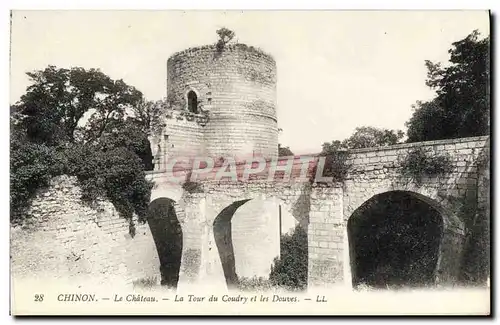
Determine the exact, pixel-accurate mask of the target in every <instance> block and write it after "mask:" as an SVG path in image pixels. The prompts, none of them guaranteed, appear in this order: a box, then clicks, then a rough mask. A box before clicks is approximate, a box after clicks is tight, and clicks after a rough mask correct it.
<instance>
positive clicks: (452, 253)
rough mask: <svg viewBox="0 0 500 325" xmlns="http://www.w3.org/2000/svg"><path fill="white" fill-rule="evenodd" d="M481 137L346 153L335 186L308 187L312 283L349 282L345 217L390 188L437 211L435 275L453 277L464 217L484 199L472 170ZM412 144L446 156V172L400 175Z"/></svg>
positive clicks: (480, 148)
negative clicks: (439, 230)
mask: <svg viewBox="0 0 500 325" xmlns="http://www.w3.org/2000/svg"><path fill="white" fill-rule="evenodd" d="M486 141H487V137H474V138H463V139H453V140H441V141H429V142H421V143H414V144H401V145H395V146H390V147H382V148H367V149H359V150H352V151H350V154H349V158H348V161H347V164H348V165H351V167H350V172H349V174H348V176H347V178H346V180H345V181H344V183H343V184H342V185H341V186H340V187H338V188H336V187H335V186H333V187H332V186H331V185H330V187H324V188H322V187H316V188H315V187H313V192H312V196H311V225H310V228H309V246H310V251H309V252H310V266H309V278H310V282H311V284H317V285H326V284H328V283H336V282H343V281H348V279H345V277H348V276H350V273H349V263H348V261H349V256H348V242H347V232H346V231H345V229H346V228H347V221H348V219H349V217H350V216H351V215H352V214H353V212H354V211H355V210H356V209H357V208H359V207H360V206H361V205H362V204H363V203H365V202H366V201H367V200H369V199H370V198H372V197H374V196H375V195H377V194H382V193H385V192H390V191H407V192H410V193H413V194H414V195H415V196H416V197H417V198H418V199H420V200H423V201H424V202H426V203H428V204H430V205H431V206H432V207H433V208H435V209H437V210H438V211H439V212H440V213H441V215H442V216H443V222H444V226H445V230H444V231H445V234H444V235H445V236H444V239H443V245H442V247H441V252H440V254H441V259H440V266H439V269H438V274H439V275H440V277H441V281H443V282H448V281H449V282H453V281H455V280H456V279H457V277H458V272H459V269H460V264H461V262H462V259H463V251H464V240H465V231H466V229H465V227H466V221H467V220H471V218H473V216H474V215H475V211H476V210H475V208H476V203H477V202H478V201H479V202H481V200H482V201H484V200H483V199H481V198H482V197H484V195H481V194H480V195H479V197H476V196H475V194H476V193H477V190H478V187H479V193H485V192H486V191H488V190H489V184H488V186H483V185H480V183H479V184H478V170H477V169H478V166H477V162H478V156H479V154H480V153H481V152H482V151H483V147H484V146H485V143H486ZM416 147H422V148H424V149H428V150H429V152H430V154H431V155H439V154H448V155H449V156H450V158H451V165H452V166H451V167H452V170H451V172H449V173H448V174H446V175H444V176H441V177H432V178H425V177H424V178H423V179H422V183H421V184H416V183H415V182H414V181H411V180H408V179H405V178H403V177H402V176H401V170H400V162H401V160H402V159H404V157H405V156H406V155H407V153H408V152H409V151H410V150H412V149H413V148H416ZM339 185H340V184H339ZM481 188H484V189H483V190H481ZM486 189H488V190H486ZM318 197H319V198H323V200H321V199H318ZM339 198H340V199H339ZM325 200H326V202H328V201H329V202H331V203H330V205H326V204H325V203H326V202H325ZM480 204H481V203H480ZM316 220H317V221H316ZM341 243H343V244H341ZM327 248H328V249H327ZM327 261H328V262H327ZM315 265H317V266H315Z"/></svg>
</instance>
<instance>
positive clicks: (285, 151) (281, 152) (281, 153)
mask: <svg viewBox="0 0 500 325" xmlns="http://www.w3.org/2000/svg"><path fill="white" fill-rule="evenodd" d="M287 156H293V152H292V150H290V147H282V146H281V144H280V143H278V157H287Z"/></svg>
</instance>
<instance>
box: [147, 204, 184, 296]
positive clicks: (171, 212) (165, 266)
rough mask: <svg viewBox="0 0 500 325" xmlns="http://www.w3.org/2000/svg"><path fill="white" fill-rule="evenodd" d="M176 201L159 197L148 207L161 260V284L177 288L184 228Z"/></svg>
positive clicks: (151, 226)
mask: <svg viewBox="0 0 500 325" xmlns="http://www.w3.org/2000/svg"><path fill="white" fill-rule="evenodd" d="M174 204H175V201H174V200H172V199H169V198H165V197H163V198H157V199H155V200H154V201H152V202H151V204H150V205H149V208H148V215H147V221H148V224H149V228H150V229H151V233H152V235H153V239H154V242H155V245H156V250H157V252H158V258H159V260H160V274H161V285H163V286H167V287H171V288H176V287H177V284H178V282H179V271H180V266H181V257H182V228H181V224H180V223H179V220H178V219H177V215H176V213H175V207H174Z"/></svg>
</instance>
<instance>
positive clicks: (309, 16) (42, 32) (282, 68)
mask: <svg viewBox="0 0 500 325" xmlns="http://www.w3.org/2000/svg"><path fill="white" fill-rule="evenodd" d="M222 26H225V27H227V28H229V29H232V30H234V31H235V33H236V38H237V39H238V41H239V42H240V43H246V44H248V45H253V46H257V47H260V48H262V49H263V50H264V51H266V52H268V53H270V54H271V55H273V56H274V58H275V59H276V62H277V65H278V94H277V96H278V124H279V127H280V128H282V129H283V132H282V133H281V134H280V143H282V144H283V145H285V146H290V147H291V149H292V150H293V151H294V152H295V153H311V152H317V151H319V150H320V148H321V144H322V143H323V142H325V141H331V140H334V139H338V140H342V139H344V138H346V137H348V136H349V135H350V134H352V132H353V131H354V128H355V127H357V126H363V125H367V126H377V127H385V128H390V129H403V130H404V129H405V127H404V123H405V121H407V120H408V119H409V117H410V116H411V112H412V109H411V105H412V104H413V103H414V102H415V101H416V100H425V99H429V98H431V97H432V96H433V93H432V91H431V90H429V89H428V88H427V87H426V86H425V78H426V69H425V66H424V60H426V59H428V60H431V61H443V62H444V61H447V59H448V53H447V51H448V49H449V48H450V46H451V43H452V42H454V41H457V40H460V39H462V38H464V37H466V36H467V35H468V34H469V33H470V32H472V31H473V30H474V29H478V30H479V31H480V32H481V34H482V35H483V36H487V35H489V18H488V13H487V12H486V11H434V12H431V11H392V12H384V11H322V12H320V11H307V12H300V11H283V12H279V11H254V12H237V11H233V12H214V11H198V12H182V11H170V12H167V11H45V12H33V11H15V12H14V13H13V19H12V44H11V99H10V102H11V103H14V102H16V101H17V100H18V99H19V97H20V96H21V95H22V94H23V93H24V91H25V89H26V87H27V86H28V85H29V81H28V79H27V77H26V75H25V72H27V71H32V70H35V69H43V68H45V67H46V66H47V65H49V64H51V65H56V66H57V67H66V68H67V67H71V66H81V67H84V68H100V69H101V70H102V71H103V72H104V73H106V74H107V75H109V76H110V77H112V78H114V79H123V80H124V81H125V82H126V83H128V84H130V85H133V86H135V87H137V88H138V89H139V90H141V91H142V92H143V93H144V95H145V97H146V98H147V99H150V100H156V99H160V98H163V97H164V96H165V95H166V60H167V58H168V57H169V56H170V55H171V54H173V53H174V52H176V51H179V50H182V49H184V48H187V47H190V46H197V45H204V44H209V43H214V42H215V41H216V40H217V35H216V33H215V31H216V30H217V29H218V28H220V27H222Z"/></svg>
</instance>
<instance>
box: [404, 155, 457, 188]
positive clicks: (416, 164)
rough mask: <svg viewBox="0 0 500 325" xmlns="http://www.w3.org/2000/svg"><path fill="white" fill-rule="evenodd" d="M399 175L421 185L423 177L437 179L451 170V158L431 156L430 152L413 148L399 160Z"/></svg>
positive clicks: (447, 156)
mask: <svg viewBox="0 0 500 325" xmlns="http://www.w3.org/2000/svg"><path fill="white" fill-rule="evenodd" d="M400 164H401V174H402V175H403V176H404V177H408V178H410V179H412V180H414V181H415V182H416V183H417V184H421V183H422V178H423V177H437V176H442V175H444V174H446V173H448V172H449V171H450V170H451V158H450V156H449V155H448V154H446V155H437V154H435V155H433V154H432V153H431V151H430V150H426V149H424V148H422V147H419V148H415V149H413V150H411V151H410V152H408V154H407V155H406V156H405V157H404V158H403V159H402V160H400Z"/></svg>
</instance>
